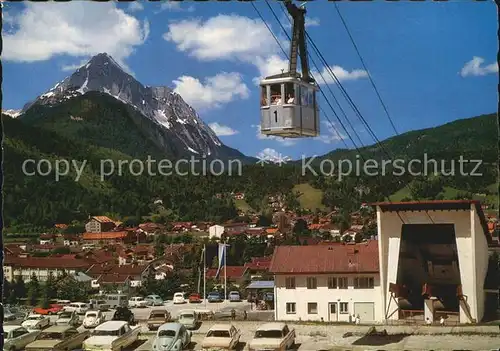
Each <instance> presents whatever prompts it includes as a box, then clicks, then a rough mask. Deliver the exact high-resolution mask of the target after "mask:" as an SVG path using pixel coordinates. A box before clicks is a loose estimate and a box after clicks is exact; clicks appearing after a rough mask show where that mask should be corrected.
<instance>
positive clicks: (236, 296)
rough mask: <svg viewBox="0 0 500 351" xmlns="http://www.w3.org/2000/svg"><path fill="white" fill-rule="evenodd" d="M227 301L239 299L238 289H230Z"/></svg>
mask: <svg viewBox="0 0 500 351" xmlns="http://www.w3.org/2000/svg"><path fill="white" fill-rule="evenodd" d="M229 301H236V302H239V301H241V296H240V293H239V292H238V291H230V292H229Z"/></svg>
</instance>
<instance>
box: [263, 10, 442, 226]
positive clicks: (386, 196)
mask: <svg viewBox="0 0 500 351" xmlns="http://www.w3.org/2000/svg"><path fill="white" fill-rule="evenodd" d="M266 4H267V6H268V8H269V9H270V10H271V12H272V14H273V16H274V18H275V19H276V21H277V22H278V24H279V25H280V27H281V29H282V30H283V32H284V33H285V35H286V36H287V38H288V39H289V40H290V36H289V35H288V33H287V31H286V30H285V28H284V27H283V25H282V24H281V21H280V20H279V18H278V17H277V16H276V13H275V12H274V10H273V8H272V7H271V6H270V5H269V2H268V0H266ZM283 7H284V5H283V4H282V6H281V7H280V8H281V10H282V11H283V13H284V14H285V16H286V18H288V20H289V21H290V22H291V20H290V17H289V16H288V15H287V13H286V12H285V10H284V8H283ZM261 19H262V20H263V21H264V19H263V17H262V16H261ZM266 26H267V25H266ZM268 29H269V27H268ZM305 34H306V38H307V39H309V41H310V42H311V44H312V45H313V46H314V48H315V51H316V54H317V55H318V56H319V57H320V59H321V58H323V55H321V53H320V52H319V49H318V48H317V46H316V45H315V44H314V42H313V41H312V39H311V38H310V36H309V34H308V33H307V32H306V33H305ZM273 37H275V39H276V36H275V35H274V34H273ZM320 55H321V56H320ZM308 56H309V58H310V59H311V61H312V62H313V64H314V65H315V67H316V70H317V71H318V73H319V75H320V76H321V78H322V79H323V81H324V82H325V84H326V86H327V87H328V89H329V90H330V93H331V95H332V96H333V97H334V99H335V101H337V99H336V98H335V95H334V94H333V91H332V90H331V89H330V87H329V84H328V83H327V82H326V80H325V78H324V77H323V75H322V73H321V70H320V69H319V67H318V66H317V65H316V63H315V61H314V59H313V57H312V55H310V54H308ZM323 61H324V64H325V67H326V68H327V69H329V71H330V74H331V75H332V78H334V80H335V81H336V82H337V83H338V84H340V82H339V81H338V79H337V77H336V76H335V74H334V73H333V71H332V70H331V69H330V66H329V65H328V63H327V62H326V60H324V58H323ZM310 75H311V76H312V77H313V75H312V74H310ZM313 78H314V77H313ZM342 88H343V87H342ZM319 89H320V92H321V93H322V95H323V97H324V98H325V101H326V102H327V103H328V105H329V106H330V108H332V111H333V112H334V114H335V116H336V117H337V119H338V120H339V122H340V123H341V125H342V127H343V128H344V130H345V131H346V133H348V132H347V129H346V128H345V126H344V125H343V123H342V122H341V121H340V118H339V117H338V115H337V114H336V113H335V111H334V109H333V107H332V106H331V104H330V102H329V101H328V98H327V97H326V96H325V94H324V92H323V90H322V89H321V87H319ZM344 92H345V90H344ZM345 95H347V97H349V96H348V94H347V92H345ZM345 95H344V97H345ZM349 99H350V97H349ZM351 102H352V100H351ZM337 104H338V105H339V107H340V104H339V103H338V101H337ZM352 104H354V102H352ZM354 107H355V106H354ZM340 108H341V107H340ZM341 109H342V108H341ZM342 112H344V111H343V110H342ZM358 112H359V110H358ZM344 116H345V118H346V120H347V121H348V122H349V119H348V118H347V115H346V114H345V112H344ZM365 122H366V121H365ZM330 123H331V121H330ZM349 125H350V126H351V128H352V125H351V124H350V122H349ZM368 128H369V126H368ZM353 131H354V133H356V132H355V130H354V129H353ZM348 135H349V134H348ZM356 135H357V133H356ZM357 136H358V138H359V135H357ZM373 136H374V137H375V138H376V136H375V135H374V134H373ZM349 138H350V139H351V141H352V142H353V144H354V146H355V148H356V150H357V152H358V154H359V155H360V157H361V159H362V160H363V161H364V162H366V160H365V158H364V157H363V155H362V153H361V151H360V150H359V148H358V147H356V145H355V143H354V140H353V139H352V137H350V136H349ZM376 140H378V139H376ZM379 143H380V142H379ZM399 184H401V183H400V182H399ZM407 186H408V188H409V185H407ZM409 189H410V188H409ZM410 191H411V189H410ZM384 197H385V198H386V199H387V200H388V201H389V203H392V201H391V199H390V197H389V196H388V195H384ZM396 213H397V215H398V217H399V219H400V220H401V222H402V223H403V224H405V221H404V220H403V218H402V217H401V215H400V213H399V212H396ZM426 213H427V212H426ZM427 215H428V217H429V219H430V220H431V222H432V223H434V221H433V220H432V218H431V217H430V215H429V214H428V213H427Z"/></svg>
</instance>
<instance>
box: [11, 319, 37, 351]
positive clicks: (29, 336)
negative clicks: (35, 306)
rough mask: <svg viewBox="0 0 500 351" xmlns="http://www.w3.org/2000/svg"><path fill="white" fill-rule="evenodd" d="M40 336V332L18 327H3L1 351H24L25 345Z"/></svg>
mask: <svg viewBox="0 0 500 351" xmlns="http://www.w3.org/2000/svg"><path fill="white" fill-rule="evenodd" d="M39 334H40V330H34V331H29V330H27V329H26V328H24V327H21V326H20V325H4V326H3V337H4V344H3V349H4V350H5V351H17V350H24V348H25V347H26V345H28V344H29V343H32V342H33V341H35V338H36V337H37V336H38V335H39Z"/></svg>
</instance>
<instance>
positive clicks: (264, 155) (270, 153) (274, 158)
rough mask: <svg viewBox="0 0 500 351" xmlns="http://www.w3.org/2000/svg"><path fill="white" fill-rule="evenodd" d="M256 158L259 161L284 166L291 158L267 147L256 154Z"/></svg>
mask: <svg viewBox="0 0 500 351" xmlns="http://www.w3.org/2000/svg"><path fill="white" fill-rule="evenodd" d="M257 158H258V159H259V160H263V161H267V162H274V163H280V164H286V163H287V162H288V161H291V158H290V157H289V156H285V155H283V154H282V153H280V152H278V151H276V150H275V149H271V148H269V147H268V148H265V149H264V150H262V151H261V152H259V153H258V154H257Z"/></svg>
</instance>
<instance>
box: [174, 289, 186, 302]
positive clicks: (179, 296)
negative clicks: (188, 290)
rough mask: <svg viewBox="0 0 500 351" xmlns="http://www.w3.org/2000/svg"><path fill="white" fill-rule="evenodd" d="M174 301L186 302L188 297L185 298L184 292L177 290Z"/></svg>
mask: <svg viewBox="0 0 500 351" xmlns="http://www.w3.org/2000/svg"><path fill="white" fill-rule="evenodd" d="M174 303H175V304H181V303H186V299H185V298H184V293H181V292H176V293H175V294H174Z"/></svg>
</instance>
